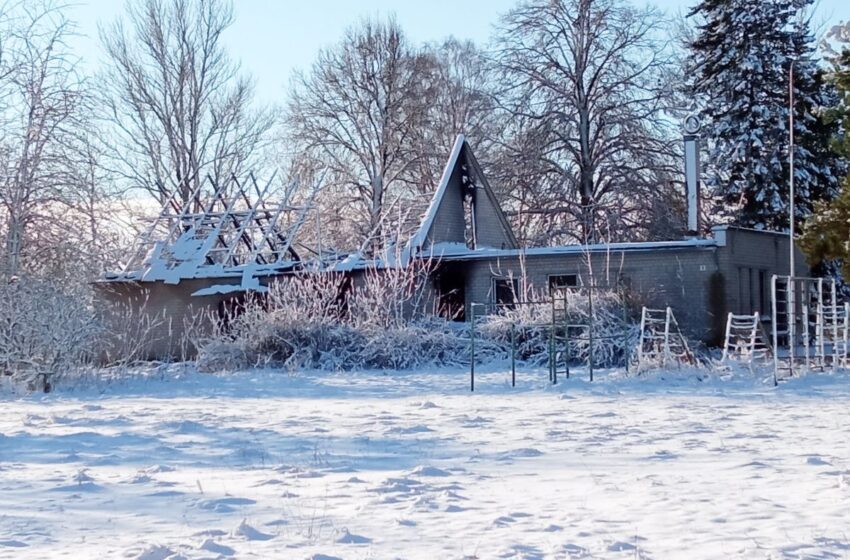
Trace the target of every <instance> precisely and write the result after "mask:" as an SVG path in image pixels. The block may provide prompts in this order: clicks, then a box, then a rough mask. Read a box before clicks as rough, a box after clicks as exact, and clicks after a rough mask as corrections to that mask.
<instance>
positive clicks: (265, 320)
mask: <svg viewBox="0 0 850 560" xmlns="http://www.w3.org/2000/svg"><path fill="white" fill-rule="evenodd" d="M426 272H427V269H426V268H424V267H419V268H407V269H391V270H369V271H366V274H365V275H364V276H362V277H361V278H360V279H359V280H360V281H359V282H358V283H357V284H356V285H355V286H353V287H352V286H351V285H350V284H349V280H348V279H346V278H344V277H343V276H340V275H334V274H325V275H320V274H310V275H303V276H293V277H291V278H288V279H286V280H283V281H281V282H279V283H277V284H274V285H273V286H271V287H270V289H269V292H268V293H267V294H265V295H254V296H251V297H249V298H248V299H247V300H246V301H245V302H244V303H243V304H242V305H241V306H239V307H238V308H236V309H234V311H233V313H232V314H231V315H230V316H228V317H225V318H224V319H223V320H220V321H218V323H217V325H216V329H215V332H214V333H213V335H212V336H210V337H209V338H208V339H207V340H204V341H201V343H200V344H199V355H198V361H199V366H200V368H201V369H202V370H206V371H231V370H236V369H242V368H247V367H257V366H261V367H264V366H269V367H282V368H288V369H290V370H293V371H294V370H297V369H302V368H308V369H312V368H316V369H324V370H352V369H360V368H369V369H410V368H414V367H420V366H424V365H453V366H458V365H467V364H469V360H470V335H471V330H470V327H469V325H468V324H465V323H464V324H457V323H453V322H450V321H447V320H444V319H441V318H438V317H433V316H425V315H424V309H425V307H426V306H425V305H424V302H423V300H422V298H424V297H425V294H426V293H427V292H426V290H423V289H421V288H422V287H423V284H422V282H424V281H426V279H427V274H426ZM538 297H539V298H540V301H545V299H544V297H543V296H539V295H538ZM594 298H595V305H594V307H593V317H594V322H593V323H594V328H593V332H594V337H595V341H594V345H593V348H594V363H595V364H596V365H616V364H621V363H624V361H625V357H626V355H627V351H628V349H630V348H631V347H632V346H633V344H634V342H635V341H636V336H637V331H638V328H637V326H636V325H634V324H633V322H632V317H631V316H630V315H629V316H626V315H624V312H623V310H624V306H626V302H625V301H624V299H623V296H622V295H621V294H619V293H617V292H614V291H596V292H594ZM567 320H568V322H569V323H570V324H574V325H587V324H589V323H590V321H589V306H588V302H587V292H586V291H576V292H571V293H570V294H569V297H568V299H567ZM559 322H560V323H561V324H562V323H563V322H564V319H563V318H561V319H559ZM512 324H513V325H514V333H515V341H516V347H517V352H516V357H517V359H518V360H519V361H522V362H526V363H529V364H533V365H544V364H546V363H547V360H548V357H549V344H550V339H549V337H550V332H551V324H552V305H551V303H539V304H533V305H519V306H517V307H515V308H513V309H508V308H502V309H501V310H500V311H499V312H498V313H495V314H492V315H485V316H483V317H481V318H480V319H479V320H478V321H476V333H475V337H476V338H475V340H476V348H475V357H476V361H481V362H486V361H494V360H504V359H507V358H508V357H509V356H510V345H511V325H512ZM570 332H571V334H572V335H573V340H572V341H571V356H570V357H571V359H573V360H576V361H586V360H587V356H588V349H589V342H588V341H587V330H586V329H582V330H575V329H573V330H571V331H570Z"/></svg>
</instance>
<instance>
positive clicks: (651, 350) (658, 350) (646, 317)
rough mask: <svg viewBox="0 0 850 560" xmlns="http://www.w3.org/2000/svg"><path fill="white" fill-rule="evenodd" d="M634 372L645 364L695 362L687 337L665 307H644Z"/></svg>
mask: <svg viewBox="0 0 850 560" xmlns="http://www.w3.org/2000/svg"><path fill="white" fill-rule="evenodd" d="M635 355H636V360H637V368H636V371H637V373H640V372H641V371H643V370H644V367H645V366H649V365H654V366H656V367H665V366H667V365H668V364H671V363H676V365H679V366H681V364H682V363H689V364H693V363H695V361H696V360H695V359H694V355H693V353H692V352H691V349H690V348H689V347H688V341H687V340H685V337H684V336H683V335H682V331H681V330H680V329H679V323H678V322H677V321H676V317H675V316H674V315H673V310H672V309H670V308H669V307H667V308H665V309H650V308H648V307H644V308H643V309H642V310H641V317H640V341H639V342H638V348H637V352H636V354H635Z"/></svg>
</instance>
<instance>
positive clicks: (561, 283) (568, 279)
mask: <svg viewBox="0 0 850 560" xmlns="http://www.w3.org/2000/svg"><path fill="white" fill-rule="evenodd" d="M576 286H578V275H577V274H550V275H549V291H550V292H552V291H553V290H563V289H564V288H575V287H576Z"/></svg>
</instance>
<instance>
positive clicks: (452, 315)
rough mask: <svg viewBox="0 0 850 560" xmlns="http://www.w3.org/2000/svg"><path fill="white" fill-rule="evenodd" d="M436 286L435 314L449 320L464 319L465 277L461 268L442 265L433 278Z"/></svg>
mask: <svg viewBox="0 0 850 560" xmlns="http://www.w3.org/2000/svg"><path fill="white" fill-rule="evenodd" d="M435 282H436V288H437V315H439V316H440V317H443V318H445V319H448V320H450V321H465V320H466V313H465V307H466V286H465V283H466V279H465V277H464V275H463V274H462V272H461V270H460V269H458V268H455V267H444V268H441V269H440V270H439V272H438V273H437V275H436V278H435Z"/></svg>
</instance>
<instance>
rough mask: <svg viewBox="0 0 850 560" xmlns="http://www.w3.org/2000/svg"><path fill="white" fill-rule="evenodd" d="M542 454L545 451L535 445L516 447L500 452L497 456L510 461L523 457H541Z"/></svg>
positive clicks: (500, 459) (499, 458)
mask: <svg viewBox="0 0 850 560" xmlns="http://www.w3.org/2000/svg"><path fill="white" fill-rule="evenodd" d="M541 455H543V452H542V451H540V450H539V449H535V448H533V447H522V448H520V449H514V450H513V451H503V452H501V453H499V454H498V455H497V456H496V458H497V459H498V460H499V461H510V460H511V459H517V458H521V457H540V456H541Z"/></svg>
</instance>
